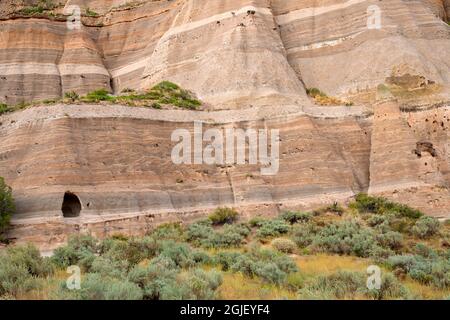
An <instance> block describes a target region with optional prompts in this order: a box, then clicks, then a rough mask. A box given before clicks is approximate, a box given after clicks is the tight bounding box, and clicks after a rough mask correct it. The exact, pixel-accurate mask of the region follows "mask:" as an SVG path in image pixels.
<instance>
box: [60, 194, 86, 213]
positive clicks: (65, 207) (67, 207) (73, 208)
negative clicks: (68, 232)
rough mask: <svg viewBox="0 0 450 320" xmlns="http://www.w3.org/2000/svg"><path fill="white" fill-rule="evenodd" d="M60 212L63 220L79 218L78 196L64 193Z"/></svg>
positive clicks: (79, 204)
mask: <svg viewBox="0 0 450 320" xmlns="http://www.w3.org/2000/svg"><path fill="white" fill-rule="evenodd" d="M61 211H62V213H63V216H64V218H76V217H79V216H80V212H81V202H80V199H79V198H78V196H77V195H76V194H74V193H72V192H66V193H64V200H63V204H62V207H61Z"/></svg>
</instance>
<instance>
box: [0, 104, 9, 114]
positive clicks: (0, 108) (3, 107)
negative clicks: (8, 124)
mask: <svg viewBox="0 0 450 320" xmlns="http://www.w3.org/2000/svg"><path fill="white" fill-rule="evenodd" d="M9 111H10V109H9V107H8V106H7V105H6V104H4V103H0V115H2V114H4V113H8V112H9Z"/></svg>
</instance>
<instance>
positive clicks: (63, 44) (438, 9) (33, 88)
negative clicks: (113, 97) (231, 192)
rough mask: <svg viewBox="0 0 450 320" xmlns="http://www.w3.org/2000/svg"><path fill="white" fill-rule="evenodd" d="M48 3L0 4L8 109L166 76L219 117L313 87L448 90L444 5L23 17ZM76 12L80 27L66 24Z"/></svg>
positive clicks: (198, 6)
mask: <svg viewBox="0 0 450 320" xmlns="http://www.w3.org/2000/svg"><path fill="white" fill-rule="evenodd" d="M40 1H42V0H34V1H31V0H29V1H2V4H0V12H1V13H0V14H1V18H2V19H3V20H2V21H0V24H1V29H0V39H1V41H0V43H1V47H0V68H1V69H0V74H2V78H1V80H0V81H1V82H0V84H1V85H0V101H6V102H7V103H11V104H13V103H17V102H21V101H22V100H26V101H29V100H36V99H46V98H55V97H61V96H62V95H63V93H64V92H68V91H77V92H80V93H86V92H87V91H89V90H91V89H92V88H107V89H110V90H112V91H114V92H120V91H121V90H122V89H124V88H132V89H135V88H146V87H148V86H150V85H151V84H154V83H156V82H158V81H160V80H162V79H164V80H173V81H174V82H177V83H180V84H181V85H182V86H183V87H186V88H187V89H190V90H192V91H194V92H196V93H197V94H198V95H199V96H200V97H201V98H202V99H203V100H204V101H206V102H208V103H211V104H212V105H213V106H214V108H242V107H244V106H249V105H255V104H271V103H274V102H276V103H278V104H293V103H294V104H295V103H302V104H306V103H308V99H306V97H305V86H306V87H317V88H320V89H322V90H323V91H325V92H327V93H328V94H331V95H343V96H346V95H354V94H356V93H358V94H359V93H360V92H361V91H368V92H370V91H371V90H373V89H374V88H376V86H377V85H379V84H380V83H384V82H385V81H386V78H388V77H392V76H394V77H399V76H402V75H404V74H411V75H414V76H418V77H424V78H425V79H426V80H430V81H432V82H434V83H437V84H439V85H440V86H443V87H446V88H447V89H448V86H449V83H450V76H449V74H450V72H449V61H450V40H449V38H450V37H449V34H450V30H449V28H448V25H447V24H446V23H445V22H444V21H443V20H445V19H446V17H447V13H446V10H447V11H448V10H449V4H448V1H444V0H416V1H401V0H391V1H366V0H347V1H344V0H327V1H325V0H323V1H312V0H311V1H290V0H272V1H269V0H220V1H208V0H173V1H164V0H162V1H133V2H127V1H124V0H102V1H100V0H96V1H88V0H73V1H66V2H65V1H59V2H58V1H53V2H54V3H55V4H58V3H61V5H56V6H55V8H53V9H52V10H51V11H44V12H43V13H37V14H27V13H26V12H27V11H23V8H30V7H31V8H32V6H33V5H37V4H39V3H41V2H40ZM71 5H78V6H80V8H81V13H82V22H83V26H82V27H81V28H80V29H79V30H78V29H75V30H70V29H68V28H67V26H66V21H65V20H66V18H67V17H65V16H60V15H59V14H63V13H64V12H65V13H69V11H68V8H69V6H71ZM86 10H88V11H86ZM88 12H89V15H87V13H88ZM50 13H52V14H50ZM377 22H379V26H377V24H376V23H377ZM37 80H41V81H37ZM444 92H447V93H448V90H444Z"/></svg>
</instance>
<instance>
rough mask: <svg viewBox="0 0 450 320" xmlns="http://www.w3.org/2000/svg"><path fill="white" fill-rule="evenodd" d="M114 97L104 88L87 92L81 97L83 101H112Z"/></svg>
mask: <svg viewBox="0 0 450 320" xmlns="http://www.w3.org/2000/svg"><path fill="white" fill-rule="evenodd" d="M114 100H115V98H114V97H113V96H112V95H110V94H109V92H108V91H107V90H105V89H99V90H95V91H92V92H89V93H88V94H87V95H86V96H85V97H83V101H85V102H100V101H112V102H114Z"/></svg>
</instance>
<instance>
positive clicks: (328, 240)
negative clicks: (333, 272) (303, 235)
mask: <svg viewBox="0 0 450 320" xmlns="http://www.w3.org/2000/svg"><path fill="white" fill-rule="evenodd" d="M312 246H313V247H314V248H316V249H318V250H319V251H325V252H331V253H337V254H347V255H355V256H358V257H369V256H370V255H371V253H372V250H373V249H374V246H376V241H375V235H374V233H373V232H372V231H371V230H370V229H367V228H363V227H362V226H361V225H360V224H359V223H357V222H354V221H342V222H336V223H332V224H330V225H327V226H325V227H324V228H322V230H320V232H319V233H318V235H317V236H316V237H315V238H314V240H313V243H312Z"/></svg>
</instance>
